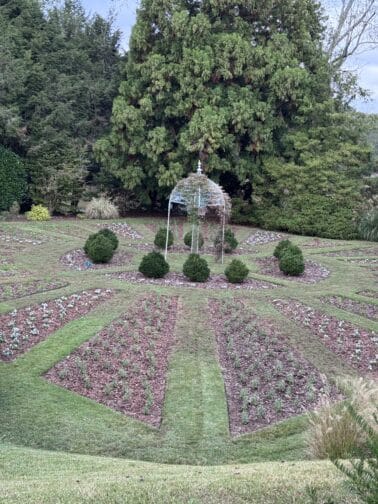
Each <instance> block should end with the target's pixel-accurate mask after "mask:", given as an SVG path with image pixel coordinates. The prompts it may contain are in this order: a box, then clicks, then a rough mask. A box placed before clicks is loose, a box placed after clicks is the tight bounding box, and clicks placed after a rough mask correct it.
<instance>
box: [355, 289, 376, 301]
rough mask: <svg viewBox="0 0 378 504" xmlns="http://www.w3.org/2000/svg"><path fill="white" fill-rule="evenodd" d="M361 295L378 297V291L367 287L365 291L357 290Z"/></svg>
mask: <svg viewBox="0 0 378 504" xmlns="http://www.w3.org/2000/svg"><path fill="white" fill-rule="evenodd" d="M357 294H359V295H360V296H366V297H371V298H373V299H378V291H375V290H372V289H366V290H363V291H359V292H357Z"/></svg>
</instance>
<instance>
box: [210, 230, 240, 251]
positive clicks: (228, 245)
mask: <svg viewBox="0 0 378 504" xmlns="http://www.w3.org/2000/svg"><path fill="white" fill-rule="evenodd" d="M221 244H222V231H220V232H219V233H218V234H217V236H216V237H215V240H214V247H215V248H216V249H219V248H220V249H221V248H222V246H221ZM238 245H239V242H238V241H237V239H236V238H235V235H234V233H233V231H232V230H231V229H229V228H228V229H226V230H225V232H224V243H223V249H224V251H225V252H226V254H231V253H232V252H233V251H234V250H235V249H236V247H237V246H238Z"/></svg>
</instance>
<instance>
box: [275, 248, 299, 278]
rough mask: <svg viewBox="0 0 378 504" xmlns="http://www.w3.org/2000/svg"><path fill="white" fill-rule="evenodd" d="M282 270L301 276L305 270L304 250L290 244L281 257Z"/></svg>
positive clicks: (291, 274) (288, 273)
mask: <svg viewBox="0 0 378 504" xmlns="http://www.w3.org/2000/svg"><path fill="white" fill-rule="evenodd" d="M279 265H280V270H281V271H282V272H283V273H285V274H286V275H290V276H299V275H301V274H302V273H303V272H304V270H305V263H304V259H303V254H302V251H301V249H300V248H299V247H297V246H295V245H289V246H287V247H286V248H285V249H284V252H283V253H282V255H281V257H280V263H279Z"/></svg>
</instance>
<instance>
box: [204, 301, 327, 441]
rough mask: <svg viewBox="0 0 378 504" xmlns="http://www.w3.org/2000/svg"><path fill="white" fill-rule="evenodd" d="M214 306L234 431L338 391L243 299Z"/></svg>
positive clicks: (279, 417)
mask: <svg viewBox="0 0 378 504" xmlns="http://www.w3.org/2000/svg"><path fill="white" fill-rule="evenodd" d="M209 304H210V313H211V324H212V327H213V329H214V331H215V334H216V340H217V346H218V353H219V360H220V364H221V367H222V372H223V377H224V382H225V389H226V395H227V404H228V412H229V421H230V430H231V433H232V434H234V435H237V434H242V433H246V432H250V431H254V430H256V429H259V428H261V427H266V426H268V425H271V424H273V423H275V422H277V421H280V420H283V419H285V418H288V417H290V416H293V415H298V414H300V413H303V412H304V411H306V410H309V409H313V408H314V407H315V405H316V404H317V403H318V401H319V399H320V397H321V396H322V395H324V394H326V393H328V394H331V395H333V393H334V391H333V390H332V389H331V387H330V386H329V385H328V383H327V381H326V379H325V377H324V376H322V375H321V374H320V373H319V371H318V370H317V369H316V368H315V367H314V366H313V365H312V364H311V363H310V362H308V361H307V360H306V359H305V358H304V357H303V356H302V355H301V354H300V353H299V352H297V351H296V350H295V349H293V348H292V347H291V346H290V344H289V342H288V341H287V339H286V338H285V336H284V335H283V334H281V333H280V332H279V331H278V330H277V329H276V328H275V327H274V326H273V325H271V324H270V323H269V322H267V321H264V320H260V319H258V318H257V317H256V316H255V315H253V314H251V312H250V311H249V310H247V309H246V308H245V307H244V304H243V302H242V301H240V300H235V299H234V300H231V301H218V300H210V301H209Z"/></svg>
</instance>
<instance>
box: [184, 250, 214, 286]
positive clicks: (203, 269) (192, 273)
mask: <svg viewBox="0 0 378 504" xmlns="http://www.w3.org/2000/svg"><path fill="white" fill-rule="evenodd" d="M182 271H183V273H184V275H185V276H186V277H187V278H189V280H190V281H191V282H206V280H207V279H208V278H209V276H210V268H209V266H208V264H207V261H206V259H203V257H200V256H199V255H198V254H190V255H189V257H188V259H187V260H186V261H185V263H184V267H183V270H182Z"/></svg>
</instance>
